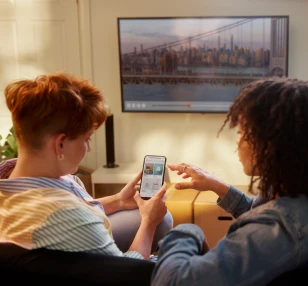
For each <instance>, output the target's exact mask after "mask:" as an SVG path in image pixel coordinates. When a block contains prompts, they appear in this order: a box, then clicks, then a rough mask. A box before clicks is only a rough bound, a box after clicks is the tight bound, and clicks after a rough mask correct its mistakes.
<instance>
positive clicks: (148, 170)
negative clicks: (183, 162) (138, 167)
mask: <svg viewBox="0 0 308 286" xmlns="http://www.w3.org/2000/svg"><path fill="white" fill-rule="evenodd" d="M166 161H167V158H166V157H165V156H156V155H146V156H145V157H144V160H143V167H142V177H141V183H140V196H141V198H143V199H145V200H147V199H150V198H151V197H153V196H154V195H155V194H156V193H157V192H158V191H159V189H160V188H161V187H162V185H163V183H164V177H165V167H166Z"/></svg>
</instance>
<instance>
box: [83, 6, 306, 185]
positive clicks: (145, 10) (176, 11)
mask: <svg viewBox="0 0 308 286" xmlns="http://www.w3.org/2000/svg"><path fill="white" fill-rule="evenodd" d="M90 4H91V9H90V11H91V25H92V56H93V80H94V82H95V83H96V84H97V86H98V87H99V88H100V89H101V90H102V91H103V93H104V95H105V96H106V98H107V100H108V103H109V106H110V108H111V111H112V113H113V114H114V115H115V119H114V120H115V141H116V145H115V148H116V161H117V162H132V161H134V162H136V161H137V162H138V161H139V162H140V165H141V162H142V159H143V157H144V155H146V154H158V155H165V156H167V160H168V162H169V163H180V162H188V163H192V164H195V165H199V166H201V167H204V168H206V169H207V170H209V171H211V172H214V173H215V174H217V175H219V176H220V177H222V179H224V180H226V181H227V182H229V183H231V184H237V185H243V184H246V183H247V182H248V178H247V177H246V176H245V175H244V174H243V172H242V166H241V164H240V162H239V161H238V158H237V154H236V145H235V139H236V131H228V130H227V129H226V130H225V131H224V132H223V133H222V134H221V135H220V136H219V138H217V137H216V134H217V131H218V129H219V127H220V126H221V124H222V123H223V121H224V119H225V115H224V114H205V115H201V114H163V113H162V114H156V113H155V114H151V113H148V114H146V113H139V114H133V113H122V112H121V94H120V76H119V57H118V42H117V17H134V16H136V17H146V16H158V17H161V16H167V17H168V16H216V15H217V16H229V15H235V16H241V15H290V39H289V50H290V54H289V55H290V56H289V76H290V77H297V78H301V79H306V80H307V79H308V69H307V66H308V57H307V46H308V45H307V44H308V41H307V38H308V37H307V15H308V1H307V0H289V1H287V0H255V1H250V0H233V1H230V0H211V1H208V0H202V1H201V0H190V1H187V0H186V1H183V0H178V1H170V0H156V1H148V0H129V1H128V0H112V1H110V0H108V1H107V0H91V2H90ZM87 163H88V166H90V167H96V166H97V167H98V166H100V165H103V164H105V137H104V127H101V128H100V129H99V130H98V131H97V134H96V138H95V139H94V148H93V151H92V152H91V153H90V154H89V155H88V157H87ZM170 176H171V180H175V178H176V176H175V175H174V174H171V175H170Z"/></svg>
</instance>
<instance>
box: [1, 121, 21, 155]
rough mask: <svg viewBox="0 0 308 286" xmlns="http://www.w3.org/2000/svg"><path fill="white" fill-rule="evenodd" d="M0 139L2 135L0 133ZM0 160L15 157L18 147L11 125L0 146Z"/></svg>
mask: <svg viewBox="0 0 308 286" xmlns="http://www.w3.org/2000/svg"><path fill="white" fill-rule="evenodd" d="M0 140H2V136H1V135H0ZM0 151H1V161H3V160H7V159H12V158H17V155H18V147H17V141H16V137H15V133H14V129H13V127H12V128H11V129H10V131H9V134H8V135H7V136H6V138H5V141H4V143H3V144H2V145H1V146H0Z"/></svg>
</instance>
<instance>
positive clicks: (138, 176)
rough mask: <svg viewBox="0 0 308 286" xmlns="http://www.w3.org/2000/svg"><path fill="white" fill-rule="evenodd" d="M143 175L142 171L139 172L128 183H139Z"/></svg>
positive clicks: (133, 184)
mask: <svg viewBox="0 0 308 286" xmlns="http://www.w3.org/2000/svg"><path fill="white" fill-rule="evenodd" d="M141 175H142V172H139V173H138V175H137V176H136V177H135V178H134V179H132V180H131V181H130V182H129V183H128V185H132V186H135V185H137V184H138V182H139V181H140V179H141Z"/></svg>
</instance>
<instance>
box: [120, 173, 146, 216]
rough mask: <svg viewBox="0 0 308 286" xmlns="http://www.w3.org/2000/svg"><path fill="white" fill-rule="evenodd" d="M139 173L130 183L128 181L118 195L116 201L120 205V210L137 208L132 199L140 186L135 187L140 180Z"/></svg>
mask: <svg viewBox="0 0 308 286" xmlns="http://www.w3.org/2000/svg"><path fill="white" fill-rule="evenodd" d="M141 174H142V172H140V173H139V174H138V175H137V176H136V177H135V178H134V179H133V180H132V181H130V182H129V183H128V184H127V185H126V186H125V187H124V188H123V189H122V190H121V191H120V192H119V193H118V194H117V196H118V199H119V203H120V209H122V210H131V209H136V208H138V206H137V203H136V201H135V199H134V195H135V193H136V191H139V188H140V186H139V185H137V184H138V182H139V181H140V179H141Z"/></svg>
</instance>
